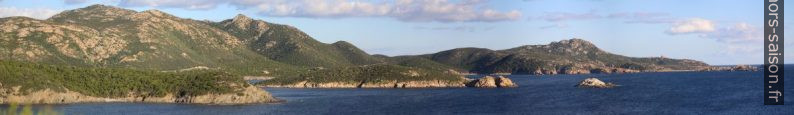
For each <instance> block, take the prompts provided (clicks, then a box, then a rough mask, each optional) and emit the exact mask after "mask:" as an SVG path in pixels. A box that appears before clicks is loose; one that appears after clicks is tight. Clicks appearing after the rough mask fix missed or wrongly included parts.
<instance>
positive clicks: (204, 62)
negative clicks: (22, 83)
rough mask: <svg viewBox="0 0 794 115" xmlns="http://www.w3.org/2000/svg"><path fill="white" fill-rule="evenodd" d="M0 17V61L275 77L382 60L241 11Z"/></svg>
mask: <svg viewBox="0 0 794 115" xmlns="http://www.w3.org/2000/svg"><path fill="white" fill-rule="evenodd" d="M0 23H2V25H0V27H2V29H3V30H2V32H0V33H2V34H0V37H2V39H1V40H2V42H0V43H2V46H0V54H1V55H4V56H2V57H0V59H2V60H17V61H32V62H41V63H49V64H64V65H78V66H97V67H129V68H147V69H155V70H180V69H190V68H194V69H195V68H210V69H224V70H228V71H232V72H233V73H238V74H244V75H257V74H263V73H272V74H273V75H275V76H279V75H296V74H297V72H299V71H300V70H301V69H300V68H304V67H342V66H352V65H364V64H373V63H380V62H382V60H381V59H380V58H374V57H372V56H370V55H369V54H367V53H366V52H364V51H362V50H360V49H358V48H356V47H355V46H353V45H352V44H350V43H348V42H344V41H339V42H336V43H333V44H325V43H321V42H319V41H316V40H314V39H313V38H311V37H309V36H308V35H306V34H305V33H303V32H301V31H300V30H298V29H296V28H294V27H291V26H287V25H281V24H273V23H268V22H264V21H261V20H253V19H251V18H248V17H246V16H244V15H238V16H236V17H235V18H233V19H229V20H225V21H221V22H208V21H197V20H191V19H182V18H179V17H176V16H173V15H170V14H167V13H163V12H161V11H157V10H146V11H142V12H136V11H133V10H127V9H122V8H117V7H112V6H105V5H92V6H88V7H85V8H80V9H75V10H68V11H64V12H62V13H59V14H57V15H54V16H53V17H51V18H49V19H46V20H36V19H31V18H25V17H9V18H2V19H0Z"/></svg>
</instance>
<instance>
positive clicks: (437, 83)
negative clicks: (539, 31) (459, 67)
mask: <svg viewBox="0 0 794 115" xmlns="http://www.w3.org/2000/svg"><path fill="white" fill-rule="evenodd" d="M263 87H273V88H455V87H458V88H463V87H482V88H496V87H504V88H507V87H518V85H517V84H515V83H513V82H512V80H510V79H509V78H507V77H504V76H499V77H496V78H495V77H491V76H485V77H482V78H480V79H466V80H463V81H444V80H429V81H400V82H398V81H380V82H366V81H362V82H324V83H317V82H308V81H300V82H296V83H290V84H282V85H275V84H270V85H264V86H263Z"/></svg>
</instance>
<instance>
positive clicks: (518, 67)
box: [416, 38, 710, 74]
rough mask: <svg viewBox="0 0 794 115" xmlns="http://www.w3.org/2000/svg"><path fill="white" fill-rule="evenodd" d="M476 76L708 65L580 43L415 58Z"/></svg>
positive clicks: (467, 50)
mask: <svg viewBox="0 0 794 115" xmlns="http://www.w3.org/2000/svg"><path fill="white" fill-rule="evenodd" d="M416 57H422V58H427V59H430V60H434V61H436V62H440V63H443V64H446V65H450V66H453V67H456V68H461V69H466V70H469V71H472V72H477V73H517V74H557V73H566V74H582V73H598V72H607V73H609V72H625V71H669V70H700V69H704V68H708V67H710V66H709V65H708V64H706V63H703V62H700V61H695V60H688V59H671V58H665V57H648V58H635V57H627V56H622V55H617V54H612V53H609V52H606V51H603V50H601V49H599V48H598V47H596V46H595V45H593V44H592V43H590V42H588V41H585V40H582V39H576V38H574V39H569V40H562V41H558V42H552V43H550V44H547V45H525V46H520V47H516V48H510V49H505V50H490V49H483V48H457V49H452V50H446V51H441V52H438V53H433V54H426V55H418V56H416Z"/></svg>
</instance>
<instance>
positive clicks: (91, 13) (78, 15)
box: [48, 4, 137, 21]
mask: <svg viewBox="0 0 794 115" xmlns="http://www.w3.org/2000/svg"><path fill="white" fill-rule="evenodd" d="M135 13H137V12H136V11H134V10H129V9H123V8H119V7H115V6H109V5H102V4H94V5H91V6H88V7H84V8H78V9H74V10H67V11H63V12H61V13H58V14H56V15H54V16H52V17H50V18H49V19H48V20H56V21H65V20H68V19H104V18H114V17H124V16H129V15H132V14H135Z"/></svg>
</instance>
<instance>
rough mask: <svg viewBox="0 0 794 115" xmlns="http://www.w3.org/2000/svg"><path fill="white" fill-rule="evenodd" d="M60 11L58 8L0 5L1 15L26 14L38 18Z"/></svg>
mask: <svg viewBox="0 0 794 115" xmlns="http://www.w3.org/2000/svg"><path fill="white" fill-rule="evenodd" d="M59 12H60V11H58V10H52V9H44V8H16V7H0V17H10V16H25V17H30V18H36V19H47V18H49V17H50V16H52V15H55V14H57V13H59Z"/></svg>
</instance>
